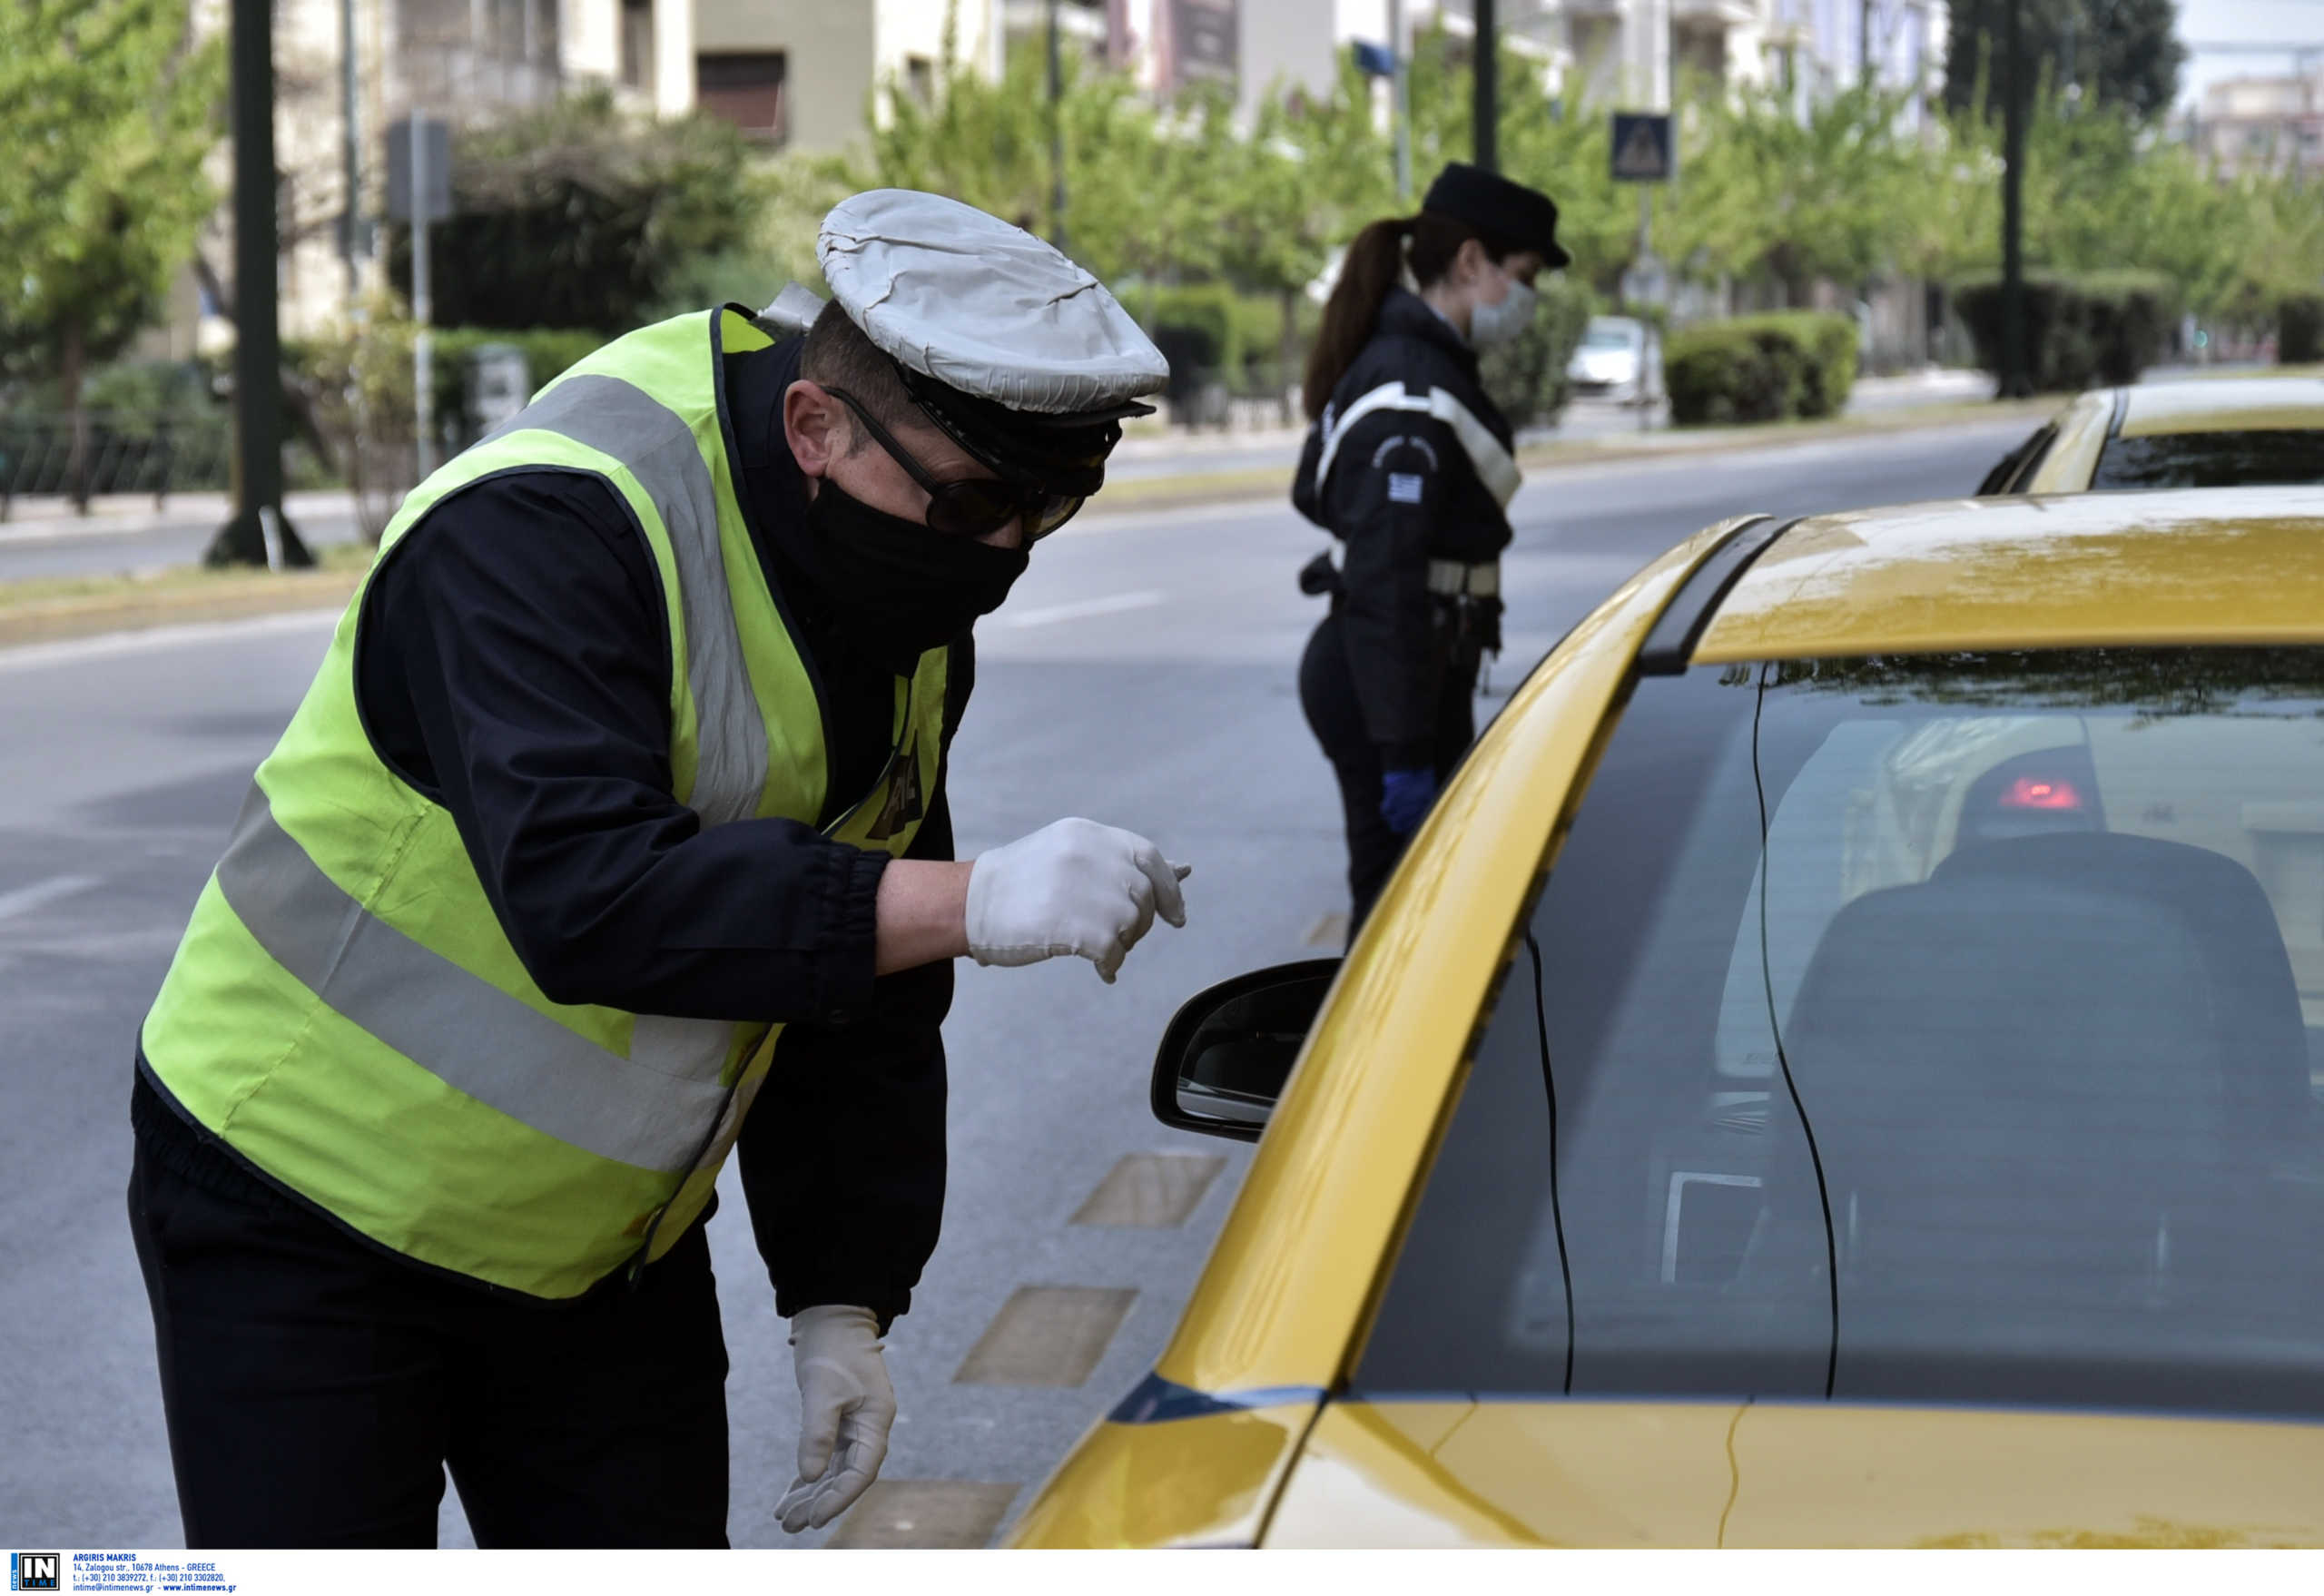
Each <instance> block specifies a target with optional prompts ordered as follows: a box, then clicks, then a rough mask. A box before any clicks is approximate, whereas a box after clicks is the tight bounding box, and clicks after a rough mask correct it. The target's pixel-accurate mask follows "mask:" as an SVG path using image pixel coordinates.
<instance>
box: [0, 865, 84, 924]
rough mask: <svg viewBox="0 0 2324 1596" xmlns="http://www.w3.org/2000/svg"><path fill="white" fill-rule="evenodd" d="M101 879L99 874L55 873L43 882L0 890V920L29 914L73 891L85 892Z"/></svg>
mask: <svg viewBox="0 0 2324 1596" xmlns="http://www.w3.org/2000/svg"><path fill="white" fill-rule="evenodd" d="M102 880H103V877H101V876H94V875H56V876H51V877H49V878H48V880H46V881H44V882H34V883H33V884H32V885H31V886H29V887H18V888H17V889H16V890H15V892H0V920H9V919H13V918H15V916H16V915H19V914H30V913H31V912H32V911H34V910H35V909H40V908H44V907H45V906H46V905H48V904H51V903H54V902H55V901H57V900H58V899H59V898H70V897H71V896H72V895H73V894H74V893H75V892H87V891H88V890H89V889H90V888H91V887H94V886H95V885H96V884H97V883H98V882H100V881H102Z"/></svg>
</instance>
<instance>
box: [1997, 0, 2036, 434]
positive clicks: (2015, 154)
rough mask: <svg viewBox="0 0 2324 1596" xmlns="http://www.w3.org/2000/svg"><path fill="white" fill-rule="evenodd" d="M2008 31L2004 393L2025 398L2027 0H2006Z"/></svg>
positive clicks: (2028, 368)
mask: <svg viewBox="0 0 2324 1596" xmlns="http://www.w3.org/2000/svg"><path fill="white" fill-rule="evenodd" d="M2005 4H2006V5H2007V9H2008V22H2007V24H2006V26H2005V28H2004V34H2003V49H2002V54H2003V55H2004V58H2005V59H2004V68H2003V73H2002V83H2003V84H2004V88H2003V91H2002V92H2003V94H2004V95H2006V96H2007V98H2006V99H2005V100H2004V102H2003V104H2002V162H2003V164H2002V178H2001V344H2002V350H2001V395H2000V397H2001V398H2003V399H2024V398H2025V397H2027V396H2028V395H2030V394H2031V393H2033V369H2032V363H2031V361H2029V360H2027V358H2026V357H2027V356H2028V355H2029V354H2030V353H2031V352H2032V351H2031V350H2027V348H2026V347H2025V340H2026V336H2027V330H2026V325H2025V251H2024V244H2025V90H2026V87H2027V84H2026V78H2027V76H2028V75H2029V74H2027V73H2026V71H2025V62H2024V57H2023V55H2022V54H2020V44H2021V41H2020V38H2019V26H2018V13H2019V11H2020V10H2021V9H2023V7H2024V0H2005Z"/></svg>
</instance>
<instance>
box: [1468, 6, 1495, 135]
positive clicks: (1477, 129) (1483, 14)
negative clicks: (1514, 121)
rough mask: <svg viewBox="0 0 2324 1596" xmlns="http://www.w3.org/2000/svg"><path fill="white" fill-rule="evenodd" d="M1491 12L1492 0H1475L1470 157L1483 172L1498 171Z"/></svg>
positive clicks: (1493, 26)
mask: <svg viewBox="0 0 2324 1596" xmlns="http://www.w3.org/2000/svg"><path fill="white" fill-rule="evenodd" d="M1493 11H1494V5H1493V0H1476V20H1477V42H1476V104H1475V123H1474V132H1473V133H1472V142H1473V143H1474V145H1475V153H1474V154H1473V155H1472V157H1471V158H1472V160H1473V161H1474V162H1475V163H1476V164H1477V165H1479V166H1481V167H1482V168H1483V169H1484V170H1485V171H1487V172H1499V171H1500V170H1501V138H1500V133H1501V59H1500V54H1499V52H1498V51H1497V49H1496V48H1495V46H1496V44H1497V43H1498V41H1499V39H1500V36H1501V30H1500V27H1499V25H1498V24H1497V22H1496V19H1495V18H1494V15H1493Z"/></svg>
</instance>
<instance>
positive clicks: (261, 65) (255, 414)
mask: <svg viewBox="0 0 2324 1596" xmlns="http://www.w3.org/2000/svg"><path fill="white" fill-rule="evenodd" d="M229 48H230V52H231V60H232V64H233V85H232V93H233V130H234V514H233V517H232V519H231V520H229V521H228V522H227V523H226V524H225V526H223V527H220V528H219V530H218V536H217V537H214V538H212V540H211V543H210V548H209V551H208V552H207V553H206V554H205V555H204V556H203V560H204V563H206V564H209V565H212V566H231V565H251V566H257V565H263V566H268V567H269V568H271V569H273V570H281V569H282V568H283V567H284V566H311V565H313V564H314V563H315V560H314V556H312V555H310V554H309V553H308V552H307V546H306V545H305V544H303V543H301V542H300V540H299V535H298V533H297V532H295V531H293V530H292V529H291V522H290V520H289V518H288V517H285V516H284V515H283V513H282V386H281V385H282V376H281V365H282V347H281V334H280V332H279V330H277V328H276V325H275V270H276V267H275V256H276V254H277V252H278V251H277V245H276V233H275V217H274V207H275V172H274V19H273V16H272V15H271V8H270V4H269V0H233V20H232V25H231V42H230V45H229Z"/></svg>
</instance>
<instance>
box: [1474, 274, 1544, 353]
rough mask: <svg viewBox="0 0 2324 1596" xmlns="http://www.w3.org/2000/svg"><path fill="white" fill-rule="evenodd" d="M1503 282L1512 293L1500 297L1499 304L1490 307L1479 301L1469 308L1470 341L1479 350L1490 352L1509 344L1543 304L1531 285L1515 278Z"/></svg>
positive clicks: (1508, 278) (1505, 279)
mask: <svg viewBox="0 0 2324 1596" xmlns="http://www.w3.org/2000/svg"><path fill="white" fill-rule="evenodd" d="M1503 281H1506V282H1507V283H1508V284H1509V291H1508V292H1507V293H1505V294H1503V295H1502V296H1501V302H1500V303H1499V304H1497V305H1488V304H1486V303H1485V302H1484V301H1483V300H1478V301H1476V302H1475V303H1474V304H1472V305H1471V306H1470V307H1469V342H1470V343H1471V344H1472V345H1473V346H1474V347H1476V348H1478V349H1481V350H1489V349H1491V348H1492V347H1493V345H1495V344H1502V343H1507V342H1508V341H1509V340H1511V339H1512V338H1515V337H1516V336H1517V335H1518V334H1519V333H1521V332H1522V331H1524V330H1525V328H1526V324H1527V323H1529V322H1531V320H1533V309H1534V307H1535V306H1536V305H1538V304H1540V303H1541V296H1539V295H1538V294H1536V293H1535V292H1534V291H1533V290H1532V288H1531V285H1529V284H1526V283H1522V282H1520V281H1517V279H1515V278H1513V277H1507V278H1504V280H1503Z"/></svg>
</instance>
